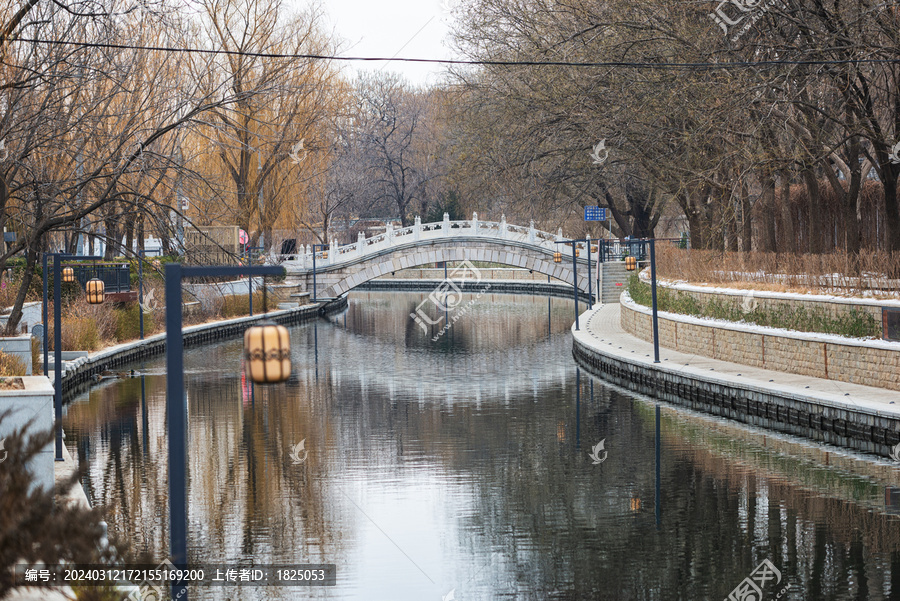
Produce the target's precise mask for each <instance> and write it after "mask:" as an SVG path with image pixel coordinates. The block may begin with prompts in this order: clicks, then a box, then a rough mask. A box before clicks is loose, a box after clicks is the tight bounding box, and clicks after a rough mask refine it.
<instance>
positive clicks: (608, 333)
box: [572, 304, 900, 417]
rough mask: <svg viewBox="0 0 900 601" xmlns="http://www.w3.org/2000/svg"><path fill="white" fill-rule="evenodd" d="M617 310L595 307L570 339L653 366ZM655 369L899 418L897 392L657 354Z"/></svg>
mask: <svg viewBox="0 0 900 601" xmlns="http://www.w3.org/2000/svg"><path fill="white" fill-rule="evenodd" d="M620 311H621V307H620V305H618V304H609V305H595V309H594V310H592V311H586V312H585V313H583V314H582V315H581V317H580V322H581V324H580V325H581V330H580V331H577V332H576V331H575V326H574V325H573V326H572V334H573V335H574V336H575V338H576V339H577V340H579V341H580V342H582V343H583V344H585V345H587V346H590V347H592V348H594V349H596V350H598V351H600V352H602V353H604V354H607V355H612V356H614V357H618V358H621V359H624V360H626V361H630V362H632V363H638V364H642V365H652V364H653V344H652V343H650V342H645V341H644V340H641V339H639V338H636V337H634V336H632V335H631V334H629V333H627V332H625V330H623V329H622V326H621V324H620V321H619V315H620ZM659 358H660V364H659V365H658V366H657V367H658V368H659V369H662V370H665V371H670V372H673V373H676V372H677V373H684V374H690V375H691V376H694V377H701V378H703V379H706V380H708V381H712V382H717V383H727V384H736V383H739V384H740V385H741V387H743V388H750V389H754V390H759V391H763V392H777V393H779V394H782V395H787V396H790V397H792V398H796V399H798V400H805V401H811V402H815V403H819V404H824V405H830V406H834V407H841V408H848V407H852V408H856V409H861V410H864V411H866V412H873V411H874V412H876V413H879V414H882V415H889V416H892V417H896V416H900V392H897V391H894V390H886V389H884V388H875V387H872V386H862V385H860V384H850V383H847V382H838V381H835V380H826V379H824V378H814V377H811V376H800V375H796V374H789V373H785V372H780V371H773V370H769V369H760V368H758V367H751V366H749V365H741V364H738V363H729V362H727V361H719V360H718V359H710V358H709V357H704V356H702V355H688V354H686V353H680V352H678V351H674V350H671V349H668V348H665V347H660V349H659Z"/></svg>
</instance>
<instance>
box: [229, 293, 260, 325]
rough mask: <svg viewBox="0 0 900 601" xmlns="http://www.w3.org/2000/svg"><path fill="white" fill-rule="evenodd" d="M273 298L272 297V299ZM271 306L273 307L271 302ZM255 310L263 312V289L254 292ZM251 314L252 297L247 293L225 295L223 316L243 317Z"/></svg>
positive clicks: (255, 311)
mask: <svg viewBox="0 0 900 601" xmlns="http://www.w3.org/2000/svg"><path fill="white" fill-rule="evenodd" d="M270 300H271V299H270ZM269 308H270V309H271V308H272V307H271V303H270V306H269ZM253 312H254V313H262V312H263V294H262V291H259V292H254V293H253ZM243 315H250V298H249V295H247V294H236V295H229V296H226V297H225V301H224V303H223V304H222V317H224V318H226V319H228V318H231V317H241V316H243Z"/></svg>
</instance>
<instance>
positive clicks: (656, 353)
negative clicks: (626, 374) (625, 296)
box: [650, 238, 659, 363]
mask: <svg viewBox="0 0 900 601" xmlns="http://www.w3.org/2000/svg"><path fill="white" fill-rule="evenodd" d="M650 296H651V297H652V299H653V362H654V363H659V317H658V315H657V307H656V240H655V239H653V238H651V239H650Z"/></svg>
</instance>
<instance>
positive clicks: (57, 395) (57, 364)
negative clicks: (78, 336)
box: [42, 253, 103, 461]
mask: <svg viewBox="0 0 900 601" xmlns="http://www.w3.org/2000/svg"><path fill="white" fill-rule="evenodd" d="M48 257H53V363H54V365H53V382H54V384H53V389H54V390H53V408H54V417H55V419H56V456H55V458H56V461H62V460H63V453H62V325H61V324H62V302H61V297H62V282H61V281H60V277H61V275H62V270H61V269H60V266H61V264H62V262H63V261H73V260H77V261H81V260H88V261H99V260H102V259H103V257H100V256H76V255H70V254H68V253H52V254H51V253H47V254H45V255H44V306H43V307H42V309H43V315H42V317H43V319H44V375H46V374H47V370H48V367H49V365H48V361H47V355H48V353H47V342H48V340H47V258H48Z"/></svg>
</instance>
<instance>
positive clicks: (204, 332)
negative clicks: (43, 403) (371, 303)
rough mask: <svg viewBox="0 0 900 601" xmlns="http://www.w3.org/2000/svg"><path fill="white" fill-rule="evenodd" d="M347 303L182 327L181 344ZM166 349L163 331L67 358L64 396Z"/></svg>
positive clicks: (297, 319)
mask: <svg viewBox="0 0 900 601" xmlns="http://www.w3.org/2000/svg"><path fill="white" fill-rule="evenodd" d="M346 306H347V297H346V296H343V297H341V298H338V299H335V300H334V301H332V302H330V303H328V304H326V305H322V306H320V305H307V306H304V307H298V308H296V309H286V310H283V311H270V312H269V313H267V314H264V315H254V316H253V317H239V318H237V319H230V320H227V321H217V322H213V323H205V324H201V325H196V326H189V327H186V328H184V346H185V348H187V347H191V346H198V345H201V344H205V343H207V342H211V341H216V340H227V339H229V338H235V337H238V336H243V335H244V331H245V330H246V329H247V327H248V326H249V325H251V324H254V323H257V322H260V321H264V320H269V321H274V322H275V323H278V324H281V325H286V326H287V325H294V324H298V323H302V322H304V321H309V320H311V319H315V318H316V317H318V316H319V315H328V314H330V313H334V312H337V311H341V310H343V309H344V308H345V307H346ZM165 352H166V335H165V334H164V333H163V334H155V335H153V336H148V337H147V338H145V339H144V340H135V341H133V342H126V343H125V344H119V345H116V346H113V347H110V348H107V349H103V350H102V351H98V352H96V353H92V354H91V355H90V356H88V357H83V358H81V359H77V360H75V361H72V362H69V365H70V366H72V367H70V368H68V369H66V371H65V373H64V374H63V379H62V393H63V400H64V401H65V400H67V397H71V396H72V395H73V394H75V393H77V392H79V391H80V390H82V389H83V388H84V387H86V386H87V385H88V384H89V383H90V382H91V379H92V377H93V376H94V375H96V374H99V373H101V372H104V371H108V370H110V369H112V368H115V367H119V366H120V365H125V364H127V363H131V362H133V361H136V360H138V359H142V358H145V357H152V356H154V355H161V354H163V353H165Z"/></svg>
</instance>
